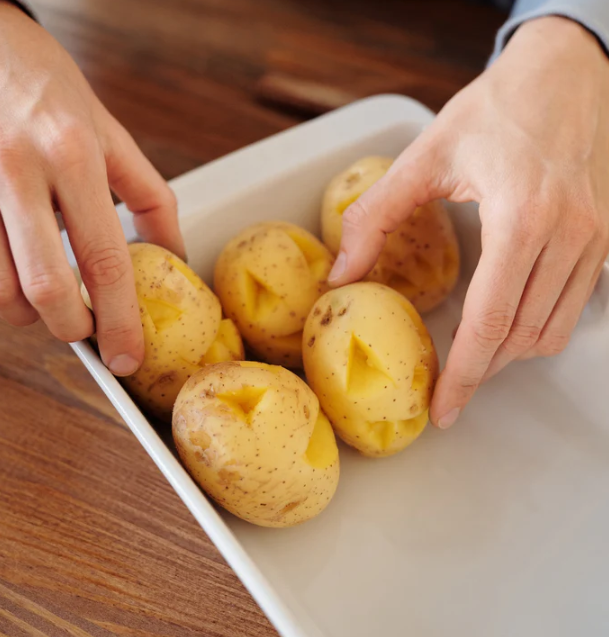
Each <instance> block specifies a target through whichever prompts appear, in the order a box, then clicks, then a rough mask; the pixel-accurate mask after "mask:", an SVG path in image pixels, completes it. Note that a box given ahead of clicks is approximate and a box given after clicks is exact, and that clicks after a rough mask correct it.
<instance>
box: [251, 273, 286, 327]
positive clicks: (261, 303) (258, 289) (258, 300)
mask: <svg viewBox="0 0 609 637" xmlns="http://www.w3.org/2000/svg"><path fill="white" fill-rule="evenodd" d="M243 276H244V278H245V286H246V298H247V306H248V311H249V314H250V316H251V318H252V319H254V320H260V319H261V318H264V317H265V316H267V315H268V314H271V313H272V312H273V311H276V310H277V307H278V305H279V304H280V303H281V297H280V296H279V295H278V294H275V293H274V292H273V291H272V290H271V288H270V287H269V286H268V284H266V283H264V282H263V281H262V280H261V279H259V278H258V277H256V276H255V275H254V274H252V273H251V272H250V271H249V270H246V271H245V272H244V273H243Z"/></svg>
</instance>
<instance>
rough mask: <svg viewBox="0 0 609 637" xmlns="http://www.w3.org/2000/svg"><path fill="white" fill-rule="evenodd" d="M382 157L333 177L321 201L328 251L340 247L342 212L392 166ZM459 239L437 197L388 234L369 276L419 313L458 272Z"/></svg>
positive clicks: (441, 296) (451, 285)
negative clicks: (388, 288)
mask: <svg viewBox="0 0 609 637" xmlns="http://www.w3.org/2000/svg"><path fill="white" fill-rule="evenodd" d="M391 163H392V160H391V159H389V158H386V157H366V158H365V159H362V160H360V161H358V162H356V163H355V164H353V166H351V167H350V168H348V169H347V170H346V171H345V172H343V173H341V174H340V175H338V176H336V177H335V178H334V179H333V180H332V182H331V183H330V185H329V186H328V188H327V190H326V193H325V196H324V200H323V206H322V238H323V241H324V243H325V244H326V245H327V246H328V248H329V249H330V251H331V252H332V253H333V254H336V253H337V252H338V250H339V247H340V238H341V236H342V214H343V212H344V211H345V210H346V208H347V207H348V206H349V205H350V204H352V203H353V202H354V201H355V200H356V199H358V198H359V196H360V195H361V194H362V193H364V192H365V191H366V190H368V188H370V186H372V185H373V184H374V182H376V181H378V180H379V179H380V178H381V177H382V176H383V175H384V174H385V173H386V172H387V170H389V167H390V166H391ZM459 261H460V258H459V244H458V242H457V237H456V234H455V231H454V228H453V224H452V222H451V220H450V217H449V215H448V212H447V211H446V209H445V208H444V206H443V205H442V204H441V203H440V202H439V201H434V202H431V203H429V204H426V205H424V206H421V207H420V208H417V209H416V211H415V212H414V214H413V215H412V216H411V217H410V218H409V219H407V220H406V221H405V222H404V223H402V224H401V225H400V227H399V228H398V229H397V230H396V231H395V232H392V233H391V234H389V235H388V236H387V242H386V244H385V247H384V248H383V251H382V252H381V254H380V256H379V258H378V260H377V263H376V265H375V267H374V269H373V270H372V271H371V272H370V274H369V275H368V276H367V277H366V280H368V281H377V282H379V283H384V284H385V285H388V286H389V287H391V288H393V289H394V290H397V291H398V292H399V293H400V294H403V295H404V296H405V297H406V298H407V299H409V300H410V301H411V303H412V304H413V305H414V306H415V307H416V309H417V310H418V311H419V312H428V311H430V310H432V309H433V308H435V307H436V306H437V305H439V304H440V303H441V302H442V301H443V300H444V299H445V298H446V297H447V296H448V295H449V294H450V292H451V291H452V290H453V288H454V287H455V284H456V282H457V279H458V277H459Z"/></svg>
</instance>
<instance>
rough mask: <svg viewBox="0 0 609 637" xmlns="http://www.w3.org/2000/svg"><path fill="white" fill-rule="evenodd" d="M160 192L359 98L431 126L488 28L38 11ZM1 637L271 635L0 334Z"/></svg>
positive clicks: (195, 542) (135, 3)
mask: <svg viewBox="0 0 609 637" xmlns="http://www.w3.org/2000/svg"><path fill="white" fill-rule="evenodd" d="M33 4H34V6H35V8H36V9H37V11H38V14H39V17H40V18H41V20H42V22H43V24H44V25H45V26H46V27H47V28H48V29H49V30H50V31H51V32H52V33H53V34H54V35H55V36H56V37H57V38H58V39H59V41H60V42H62V44H63V45H64V46H65V47H66V48H67V49H68V51H69V52H70V53H71V54H72V55H73V56H74V57H75V58H76V60H77V62H78V63H79V65H80V66H81V68H82V69H83V71H84V72H85V74H86V76H87V78H88V79H89V80H90V82H91V84H92V85H93V87H94V89H95V90H96V92H97V93H98V95H99V96H100V97H101V98H102V100H103V101H104V102H105V103H106V104H107V106H108V107H109V108H110V110H111V111H112V112H113V113H114V114H115V116H116V117H118V119H119V120H120V121H121V122H122V123H123V124H124V125H125V126H126V127H127V128H128V129H129V130H130V131H131V133H132V134H133V135H134V137H135V138H136V140H137V141H138V143H139V144H140V145H141V147H142V148H143V150H144V152H145V153H146V154H147V155H148V156H149V157H150V158H151V159H152V161H153V162H154V163H155V165H156V166H157V167H158V168H159V170H160V171H161V172H162V174H163V175H164V176H165V177H167V178H171V177H174V176H176V175H178V174H180V173H182V172H184V171H186V170H188V169H190V168H193V167H195V166H198V165H200V164H202V163H205V162H207V161H209V160H211V159H214V158H216V157H219V156H221V155H224V154H226V153H228V152H230V151H232V150H235V149H237V148H240V147H242V146H244V145H246V144H249V143H251V142H254V141H256V140H259V139H262V138H264V137H266V136H268V135H271V134H273V133H275V132H277V131H280V130H282V129H285V128H287V127H289V126H292V125H294V124H296V123H298V122H299V121H301V120H302V119H304V118H306V117H309V116H311V115H312V114H314V113H317V112H323V111H324V110H328V109H329V108H333V107H334V106H336V105H338V104H341V103H345V102H347V101H349V100H351V99H356V98H357V97H360V96H363V95H369V94H372V93H376V92H385V91H394V92H403V93H406V94H409V95H412V96H413V97H416V98H417V99H420V100H421V101H423V102H424V103H425V104H427V105H428V106H430V107H432V108H434V109H436V110H437V109H439V108H440V107H441V106H442V105H443V104H444V103H445V102H446V101H447V100H448V99H449V98H450V97H451V96H452V95H453V94H454V93H455V92H456V91H457V90H459V89H460V88H461V87H462V86H463V85H465V84H466V83H467V82H469V81H470V80H471V79H473V78H474V77H475V75H476V74H477V73H478V72H479V71H480V70H481V69H482V68H483V65H484V63H485V60H486V57H487V55H488V52H489V51H490V49H491V44H492V39H493V35H494V32H495V30H496V29H497V28H498V27H499V25H500V24H501V22H502V20H503V18H504V16H503V15H502V14H501V13H499V12H497V11H494V10H492V9H488V8H486V7H484V6H480V5H479V4H474V3H470V2H465V1H458V0H454V1H453V0H444V1H433V0H429V1H425V0H420V1H417V2H412V1H410V2H409V1H408V0H386V1H383V2H369V1H368V0H366V1H364V0H351V1H349V2H347V1H346V0H340V1H339V0H172V2H167V0H38V2H34V3H33ZM0 402H1V407H2V409H1V412H0V413H1V416H0V635H6V636H9V637H42V636H45V637H49V636H50V637H54V636H56V635H57V636H58V637H65V636H75V637H84V636H89V635H92V636H99V637H105V636H107V635H120V636H125V637H127V636H128V637H148V636H157V635H158V636H166V637H182V636H184V637H186V636H188V637H193V636H195V635H196V636H205V637H216V636H218V637H220V636H223V637H224V636H230V637H235V636H239V637H241V636H245V635H247V636H251V637H270V636H272V635H275V634H276V633H275V632H274V630H273V629H272V627H271V626H270V625H269V623H268V621H267V620H266V619H265V618H264V616H263V615H262V614H261V612H260V611H259V609H258V607H257V606H256V604H255V603H254V602H253V600H252V599H251V597H250V596H249V595H248V594H247V592H246V591H245V590H244V588H243V587H242V586H241V584H240V583H239V581H238V580H237V578H236V577H235V575H234V574H233V573H232V571H231V570H230V569H229V568H228V567H227V565H226V564H225V563H224V561H223V560H222V558H221V557H220V556H219V554H218V553H217V551H216V550H215V548H214V547H213V545H212V544H211V543H210V541H209V540H208V539H207V537H206V536H205V534H204V533H203V531H202V530H201V529H200V527H199V526H198V525H197V524H196V523H195V522H194V520H193V519H192V518H191V516H190V514H189V513H188V511H187V510H186V508H185V507H184V506H183V505H182V503H181V502H180V500H179V499H178V497H177V496H176V495H175V493H174V492H173V491H172V489H171V488H170V487H169V485H168V484H167V483H166V482H165V480H164V479H163V478H162V476H161V475H160V473H159V472H158V471H157V469H156V468H155V466H154V465H153V463H152V461H151V460H150V459H149V458H148V456H147V455H146V454H145V452H144V451H143V449H142V448H141V447H140V445H139V444H138V443H137V441H136V440H135V438H134V437H133V436H132V435H131V433H130V432H129V431H128V430H127V429H126V427H125V426H124V425H123V424H122V422H121V421H120V419H119V417H118V416H117V414H116V412H115V411H114V409H113V407H112V406H111V405H110V404H109V403H108V402H107V400H106V399H105V397H104V396H103V395H102V393H101V391H100V390H99V389H98V387H97V386H96V384H95V383H94V382H93V380H92V379H91V378H90V377H89V376H88V374H87V372H86V371H85V369H84V368H83V367H82V366H81V364H80V363H79V361H78V360H77V359H76V358H75V356H74V355H73V354H72V353H71V350H70V349H69V347H68V346H67V345H65V344H62V343H59V342H57V341H55V340H53V339H52V338H51V337H50V336H49V334H48V333H47V332H46V330H45V329H44V327H43V326H40V325H36V326H33V327H31V328H26V329H22V330H16V329H13V328H10V327H8V326H6V325H0Z"/></svg>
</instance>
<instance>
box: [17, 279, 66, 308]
mask: <svg viewBox="0 0 609 637" xmlns="http://www.w3.org/2000/svg"><path fill="white" fill-rule="evenodd" d="M23 291H24V294H25V296H26V298H27V299H28V301H30V303H31V304H32V305H34V306H35V307H41V308H46V307H51V306H54V305H58V304H59V303H62V302H63V301H65V299H66V298H67V297H68V296H69V293H70V283H69V281H68V279H67V277H65V276H64V275H62V274H60V273H59V272H53V271H45V272H38V273H34V274H31V275H29V276H28V277H27V278H26V280H25V281H24V282H23Z"/></svg>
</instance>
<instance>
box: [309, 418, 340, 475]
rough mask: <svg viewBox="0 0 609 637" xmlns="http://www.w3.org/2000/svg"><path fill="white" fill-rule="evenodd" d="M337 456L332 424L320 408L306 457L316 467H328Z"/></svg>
mask: <svg viewBox="0 0 609 637" xmlns="http://www.w3.org/2000/svg"><path fill="white" fill-rule="evenodd" d="M337 457H338V447H337V446H336V440H335V438H334V432H333V431H332V425H331V424H330V421H329V420H328V419H327V418H326V416H325V414H324V413H323V411H321V409H320V410H319V415H318V416H317V421H316V422H315V427H314V429H313V433H312V434H311V438H310V440H309V446H308V447H307V450H306V452H305V458H306V460H307V462H308V463H309V464H310V465H311V466H312V467H314V468H315V469H326V468H327V467H329V466H331V465H332V464H334V462H335V461H336V458H337Z"/></svg>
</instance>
